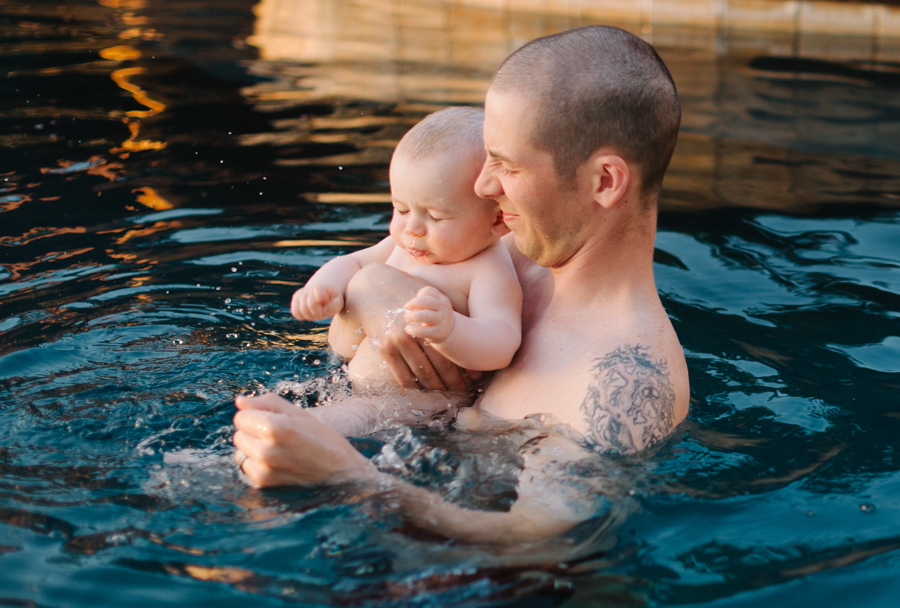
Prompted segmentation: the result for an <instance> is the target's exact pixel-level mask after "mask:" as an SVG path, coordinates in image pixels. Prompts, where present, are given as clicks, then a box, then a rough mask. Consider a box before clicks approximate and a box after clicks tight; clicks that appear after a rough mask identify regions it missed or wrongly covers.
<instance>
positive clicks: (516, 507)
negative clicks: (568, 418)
mask: <svg viewBox="0 0 900 608" xmlns="http://www.w3.org/2000/svg"><path fill="white" fill-rule="evenodd" d="M237 405H238V408H239V409H240V410H241V411H240V412H238V414H237V416H235V426H236V427H237V429H238V430H237V432H236V433H235V437H234V443H235V446H236V447H237V448H238V450H239V451H240V452H241V453H242V454H244V455H246V456H247V459H246V460H245V461H244V462H243V466H242V468H243V470H244V472H245V473H246V474H247V475H248V476H249V477H250V479H251V480H252V481H253V483H254V484H255V485H257V486H260V487H275V486H291V485H310V484H322V483H326V484H334V483H342V484H345V483H349V484H351V485H352V486H353V487H355V488H357V489H358V490H359V493H360V494H368V493H372V492H375V493H378V494H380V495H382V496H383V497H384V500H385V502H389V503H392V504H394V505H396V508H397V510H398V512H399V513H400V514H401V515H402V516H403V517H404V518H405V519H406V521H408V522H409V523H410V524H412V525H414V526H416V527H418V528H421V529H424V530H427V531H429V532H432V533H435V534H439V535H441V536H444V537H447V538H453V539H456V540H459V541H461V542H466V543H488V544H497V543H514V542H527V541H536V540H542V539H546V538H550V537H553V536H556V535H559V534H562V533H564V532H566V531H567V530H569V529H570V528H572V527H573V526H575V525H576V524H577V523H579V522H581V521H584V520H585V519H588V518H589V517H591V516H592V515H593V510H592V509H591V506H592V503H591V501H590V500H589V499H588V498H586V497H584V496H581V497H579V496H577V494H573V493H572V492H570V491H568V490H567V489H566V488H564V487H563V486H562V485H560V484H559V483H558V475H555V474H554V471H553V470H551V469H550V468H549V467H548V465H549V463H551V462H558V461H560V460H563V461H565V459H567V458H568V459H572V458H575V457H574V456H573V455H572V454H574V452H572V451H571V449H572V448H571V446H565V445H562V444H560V445H556V446H554V445H550V446H548V445H544V444H543V443H542V444H541V450H542V451H543V455H541V453H532V454H531V455H530V456H529V455H526V456H525V468H524V470H523V471H522V473H521V474H520V477H519V484H518V487H517V490H518V494H519V498H518V500H517V501H516V503H515V504H513V506H512V508H511V509H510V510H509V512H505V513H504V512H487V511H476V510H473V509H466V508H463V507H459V506H457V505H454V504H452V503H449V502H447V501H445V500H444V499H443V498H441V497H440V496H438V495H437V494H434V493H432V492H430V491H428V490H425V489H423V488H419V487H416V486H413V485H411V484H409V483H406V482H404V481H401V480H398V479H396V478H394V477H392V476H390V475H387V474H386V473H382V472H381V471H379V470H378V469H376V468H375V466H374V465H373V464H372V463H371V462H369V461H368V460H367V459H366V458H365V457H363V456H362V455H361V454H360V453H359V452H357V451H356V450H355V449H354V448H353V446H352V445H351V444H350V443H349V442H347V441H346V440H345V439H344V438H343V437H341V436H340V435H338V434H337V432H335V431H334V430H333V429H331V428H329V427H327V426H326V425H324V424H323V423H322V422H320V421H319V420H317V419H316V418H315V417H313V416H311V415H310V414H309V413H308V412H306V411H304V410H302V409H300V408H297V407H295V406H293V405H291V404H290V403H289V402H287V401H285V400H284V399H281V398H280V397H278V396H276V395H273V394H266V395H262V396H260V397H255V398H249V397H239V398H238V399H237ZM235 456H236V458H240V456H241V454H236V455H235ZM573 492H574V490H573Z"/></svg>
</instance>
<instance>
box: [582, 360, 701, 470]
mask: <svg viewBox="0 0 900 608" xmlns="http://www.w3.org/2000/svg"><path fill="white" fill-rule="evenodd" d="M683 367H684V366H683V358H681V359H680V360H676V361H670V360H669V359H668V358H666V357H664V356H659V355H658V353H655V352H654V351H653V350H651V349H650V348H649V347H648V346H644V345H642V344H639V343H634V344H623V345H621V346H618V347H616V348H614V349H612V350H610V351H609V352H607V353H605V354H604V355H602V356H599V357H596V358H595V359H594V360H593V362H592V365H591V370H590V373H589V375H588V378H589V382H588V385H587V388H586V390H585V394H584V398H583V400H582V402H581V407H580V413H581V416H582V422H583V427H582V429H583V432H584V436H585V439H586V441H587V442H588V444H589V445H590V446H591V447H592V448H593V449H595V450H597V451H601V452H612V453H617V454H633V453H635V452H639V451H640V450H643V449H645V448H648V447H652V446H654V445H656V444H657V443H659V442H661V441H662V440H664V439H665V438H666V437H667V436H668V435H669V434H670V433H671V432H672V430H673V429H674V428H675V426H676V425H677V424H678V423H679V422H681V421H682V420H683V419H684V417H685V416H686V415H687V407H688V406H687V401H688V395H687V392H688V387H687V377H686V370H684V369H683Z"/></svg>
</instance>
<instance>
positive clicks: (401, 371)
mask: <svg viewBox="0 0 900 608" xmlns="http://www.w3.org/2000/svg"><path fill="white" fill-rule="evenodd" d="M408 341H410V342H413V343H414V344H415V341H414V340H413V339H412V338H409V339H408ZM400 342H401V343H402V342H404V340H401V341H400ZM379 352H380V354H381V358H382V359H384V362H385V363H386V364H387V366H388V369H389V370H391V373H392V374H393V375H394V380H396V381H397V384H399V385H400V387H401V388H419V385H418V384H417V383H416V377H415V375H413V373H412V370H411V369H410V364H409V363H408V362H407V361H406V358H405V357H404V356H403V353H402V352H401V349H400V347H399V346H398V345H394V344H392V343H391V342H385V343H384V344H383V345H382V347H381V348H380V349H379Z"/></svg>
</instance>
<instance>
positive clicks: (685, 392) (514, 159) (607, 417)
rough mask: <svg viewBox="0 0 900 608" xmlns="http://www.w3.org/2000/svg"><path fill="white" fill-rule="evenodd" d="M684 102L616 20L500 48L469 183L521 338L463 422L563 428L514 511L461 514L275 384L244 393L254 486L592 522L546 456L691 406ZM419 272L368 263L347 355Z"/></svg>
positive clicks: (434, 520)
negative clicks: (672, 300)
mask: <svg viewBox="0 0 900 608" xmlns="http://www.w3.org/2000/svg"><path fill="white" fill-rule="evenodd" d="M680 118H681V109H680V105H679V102H678V98H677V94H676V92H675V86H674V83H673V82H672V79H671V76H670V75H669V73H668V70H667V69H666V67H665V65H664V64H663V63H662V61H661V60H660V59H659V57H658V56H657V54H656V52H655V51H654V50H653V48H652V47H650V46H649V45H648V44H646V43H645V42H643V41H642V40H640V39H639V38H637V37H635V36H633V35H631V34H629V33H627V32H625V31H623V30H620V29H618V28H612V27H601V26H592V27H586V28H580V29H577V30H572V31H569V32H564V33H561V34H556V35H554V36H548V37H545V38H540V39H538V40H535V41H533V42H531V43H529V44H528V45H526V46H524V47H522V48H521V49H519V50H518V51H516V52H515V53H513V54H512V55H511V56H510V57H508V58H507V59H506V61H505V62H504V63H503V65H502V66H501V67H500V69H499V70H498V72H497V74H496V75H495V76H494V79H493V80H492V82H491V86H490V89H489V90H488V93H487V97H486V100H485V120H484V141H485V147H486V149H487V156H488V157H487V161H486V162H485V166H484V168H483V170H482V173H481V175H480V177H479V178H478V181H477V182H476V184H475V191H476V193H477V194H478V195H479V196H482V197H486V198H493V199H495V200H497V202H498V203H499V204H500V208H501V210H502V211H503V219H504V221H505V222H506V224H507V226H508V227H509V228H510V229H511V230H512V234H511V235H507V237H506V238H507V239H508V242H507V245H508V246H509V248H510V252H511V253H512V255H513V259H514V261H515V263H516V270H517V272H518V275H519V280H520V282H521V283H522V289H523V296H524V304H523V311H522V324H523V327H522V329H523V332H522V345H521V347H520V349H519V351H518V352H517V353H516V356H515V358H514V359H513V362H512V364H511V365H510V366H509V367H508V368H506V369H505V370H502V371H500V372H498V373H497V374H496V375H495V376H494V377H493V378H492V379H491V381H490V383H489V384H488V385H487V387H486V388H485V389H484V394H483V396H482V397H481V398H480V399H479V400H478V401H477V402H476V403H475V405H474V407H472V408H468V409H465V410H463V411H462V412H461V413H460V416H459V419H458V422H457V424H459V425H461V426H464V427H466V428H471V429H477V428H481V427H485V426H488V425H490V424H491V421H495V420H498V419H499V420H517V419H522V418H525V417H527V416H530V415H533V414H542V415H544V419H545V420H548V421H550V422H553V423H565V424H566V425H568V427H571V428H572V429H574V430H575V431H577V433H578V434H580V438H579V440H578V441H577V442H574V443H573V442H572V441H569V440H567V439H565V438H564V437H562V436H553V437H550V438H548V439H547V440H546V441H545V442H543V443H542V444H541V445H540V447H539V448H538V449H533V450H530V451H529V452H528V453H526V454H523V460H524V471H523V472H522V473H521V474H520V476H519V480H518V486H517V494H518V499H517V501H516V502H515V503H514V504H513V506H512V508H511V509H510V511H509V512H506V513H503V512H481V511H471V510H466V509H463V508H460V507H457V506H455V505H452V504H450V503H447V502H445V501H443V500H441V499H440V498H439V497H436V496H434V495H432V494H430V493H428V492H427V491H425V490H422V489H421V488H415V487H412V486H410V485H407V484H404V483H402V482H400V481H398V480H396V479H394V478H393V477H390V476H388V475H386V474H383V473H380V472H379V471H377V470H376V469H375V468H374V466H373V465H372V464H371V463H370V462H369V461H368V460H366V459H365V458H364V457H362V456H361V455H360V454H359V453H358V452H356V450H354V449H353V447H352V446H351V445H350V444H349V443H348V442H347V441H346V440H344V439H343V438H342V437H340V436H339V435H338V434H337V433H334V432H332V431H331V429H329V428H327V427H323V425H320V424H317V421H315V420H314V419H313V417H312V416H311V415H309V414H308V413H306V412H303V411H302V410H300V409H299V408H296V407H294V406H292V405H290V404H289V403H287V402H286V401H284V400H280V399H279V398H278V397H276V396H274V395H264V396H263V397H259V398H256V399H248V398H238V399H237V405H238V408H239V409H240V410H241V411H240V412H239V413H238V414H237V416H236V417H235V426H236V427H237V429H238V431H237V433H236V434H235V445H236V446H237V448H238V453H237V454H236V458H238V460H239V462H242V467H243V470H244V471H245V472H246V474H247V475H248V476H249V477H250V478H251V480H253V481H254V483H256V484H257V485H260V486H276V485H293V484H304V483H306V484H308V483H334V482H336V481H338V480H340V481H345V482H352V483H355V484H359V485H360V486H361V487H362V488H365V489H366V491H372V490H375V491H382V492H386V493H388V494H389V495H390V497H391V503H392V504H396V505H397V508H398V509H399V511H400V512H401V513H402V514H403V515H404V516H406V517H407V518H408V521H410V523H412V524H414V525H417V526H420V527H423V528H426V529H428V530H431V531H434V532H437V533H440V534H444V535H445V536H448V537H452V538H456V539H458V540H461V541H470V542H504V541H509V540H537V539H542V538H547V537H550V536H554V535H557V534H560V533H562V532H564V531H565V530H567V529H569V528H571V527H572V526H573V525H574V524H576V523H577V522H579V521H581V520H583V519H585V518H587V517H589V516H590V514H589V513H587V512H586V511H585V510H584V509H582V508H581V507H579V506H578V505H579V503H578V501H572V500H570V499H569V498H567V497H566V489H565V488H564V487H561V486H560V485H559V484H558V483H555V482H554V478H555V476H554V475H553V473H552V467H553V466H558V465H559V463H560V462H562V463H566V462H572V461H575V460H578V459H580V458H582V457H583V456H584V454H585V452H584V450H585V449H588V450H592V451H595V452H601V453H618V454H634V453H637V452H639V451H640V450H643V449H645V448H647V447H650V446H652V445H654V444H656V443H658V442H659V441H661V440H662V439H664V438H665V437H666V436H667V435H668V434H669V433H670V432H671V431H672V430H673V429H674V428H675V426H676V425H677V424H678V423H679V422H681V421H682V420H683V419H684V418H685V416H686V415H687V411H688V400H689V389H688V376H687V366H686V364H685V360H684V355H683V352H682V350H681V346H680V344H679V342H678V338H677V336H676V335H675V332H674V330H673V328H672V325H671V323H670V322H669V319H668V316H667V315H666V313H665V311H664V310H663V307H662V304H661V302H660V300H659V296H658V295H657V292H656V286H655V283H654V280H653V242H654V235H655V227H656V203H657V198H658V193H659V188H660V186H661V184H662V178H663V175H664V173H665V170H666V167H667V166H668V163H669V159H670V158H671V155H672V151H673V149H674V147H675V140H676V137H677V132H678V126H679V123H680ZM510 237H512V238H510ZM421 286H422V284H421V283H420V282H419V281H418V280H416V279H414V278H412V277H409V276H407V275H404V274H403V273H399V272H396V271H395V270H394V269H390V268H386V267H383V266H369V267H366V268H365V269H363V271H360V272H359V273H358V274H357V276H356V277H355V278H354V282H353V283H351V285H350V286H349V287H348V289H347V298H346V307H345V310H344V312H343V313H342V315H341V316H339V318H338V322H337V323H335V324H334V325H333V327H332V331H331V333H330V336H329V337H330V340H331V341H332V345H333V346H334V347H335V349H336V350H339V351H340V350H341V349H345V348H346V347H347V344H348V343H349V342H352V341H353V340H354V337H353V335H352V334H353V332H352V331H351V328H355V327H357V326H358V325H362V326H363V327H364V328H365V331H366V333H367V334H368V335H378V334H379V333H381V331H382V328H383V326H384V324H385V319H384V316H383V315H382V314H381V312H380V311H383V310H385V309H389V310H390V309H395V308H396V307H397V306H400V305H402V303H403V302H405V301H407V300H408V299H409V298H410V297H412V295H414V294H415V292H416V291H417V290H418V289H419V288H420V287H421ZM384 338H385V339H384V340H381V342H382V343H383V344H384V346H383V347H382V354H383V356H384V358H385V360H386V362H387V363H388V365H389V366H390V368H391V370H392V371H393V372H394V375H395V376H396V377H397V379H398V382H399V383H400V384H401V386H407V387H414V386H419V387H422V388H426V389H443V388H460V387H461V386H462V385H463V380H462V378H461V376H460V374H459V373H458V371H457V370H456V369H455V366H452V365H447V362H446V361H444V360H442V358H441V357H440V356H439V355H437V354H436V353H435V352H434V351H433V349H430V348H429V347H428V346H427V345H422V344H419V343H417V342H415V341H414V340H411V339H409V338H408V337H406V336H405V334H404V332H403V331H402V327H392V329H391V331H390V332H389V334H388V335H386V336H384Z"/></svg>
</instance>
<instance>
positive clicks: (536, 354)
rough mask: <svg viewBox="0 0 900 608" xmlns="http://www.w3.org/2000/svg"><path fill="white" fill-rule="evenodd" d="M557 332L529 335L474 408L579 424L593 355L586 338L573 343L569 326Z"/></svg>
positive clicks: (496, 414)
mask: <svg viewBox="0 0 900 608" xmlns="http://www.w3.org/2000/svg"><path fill="white" fill-rule="evenodd" d="M561 333H562V334H563V335H553V332H550V333H538V334H537V335H535V334H533V333H532V334H530V335H529V336H527V337H526V340H525V341H524V342H523V345H522V347H521V348H520V350H519V352H518V353H517V354H516V357H515V359H514V360H513V362H512V364H511V365H510V366H509V367H508V368H506V369H504V370H502V371H499V372H497V373H496V374H495V375H494V377H493V379H492V380H491V383H490V385H489V386H488V387H487V388H486V389H485V391H484V395H483V397H482V399H481V400H480V401H479V403H478V408H479V409H480V410H481V411H482V412H484V413H486V414H489V415H491V416H494V417H496V418H503V419H520V418H523V417H525V416H528V415H531V414H551V415H553V416H554V418H556V419H558V420H559V421H561V422H566V423H567V424H569V425H571V426H572V427H574V428H575V429H576V430H582V428H583V427H585V424H584V420H582V418H583V415H582V414H581V405H582V403H583V402H584V399H585V395H586V392H587V390H588V387H589V385H590V383H591V380H592V377H591V369H592V365H593V361H594V359H595V358H596V357H595V355H593V354H592V353H593V349H592V348H591V345H590V344H588V345H585V344H584V343H581V344H578V343H575V344H573V343H572V342H571V340H567V339H566V338H567V337H568V333H569V332H568V331H566V332H561ZM585 428H586V427H585Z"/></svg>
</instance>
